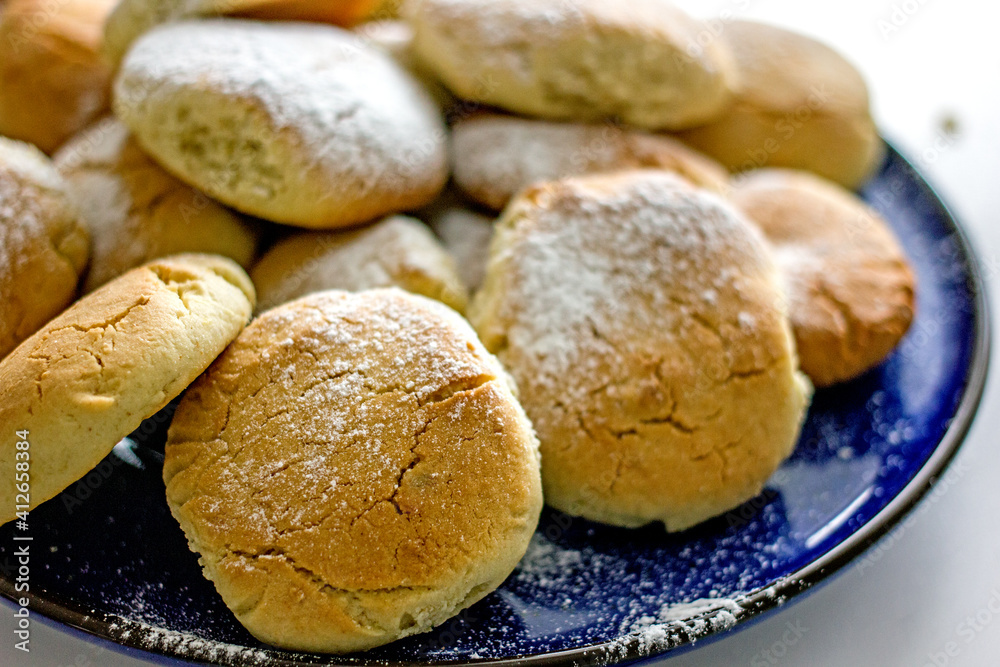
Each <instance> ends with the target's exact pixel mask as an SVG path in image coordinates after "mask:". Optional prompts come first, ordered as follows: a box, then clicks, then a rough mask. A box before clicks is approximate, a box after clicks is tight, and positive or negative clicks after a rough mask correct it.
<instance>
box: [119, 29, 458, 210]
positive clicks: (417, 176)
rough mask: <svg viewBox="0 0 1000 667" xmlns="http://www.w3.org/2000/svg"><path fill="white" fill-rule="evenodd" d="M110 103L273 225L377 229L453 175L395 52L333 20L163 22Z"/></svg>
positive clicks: (148, 144) (217, 195)
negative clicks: (379, 221) (374, 225)
mask: <svg viewBox="0 0 1000 667" xmlns="http://www.w3.org/2000/svg"><path fill="white" fill-rule="evenodd" d="M114 107H115V111H116V112H117V114H118V116H119V117H120V118H121V119H122V120H123V121H124V122H125V124H126V125H128V127H129V128H130V129H131V130H132V131H133V132H134V133H135V136H136V139H137V140H138V142H139V144H140V145H141V146H142V147H143V149H145V150H146V151H147V152H149V153H150V154H151V155H152V156H153V157H154V158H155V159H156V160H157V162H159V163H160V164H162V165H163V166H164V167H166V168H167V170H168V171H170V172H172V173H173V174H175V175H176V176H178V177H179V178H181V180H183V181H185V182H186V183H188V184H189V185H191V186H193V187H195V188H197V189H198V190H201V191H203V192H205V193H207V194H208V195H210V196H211V197H213V198H214V199H217V200H219V201H220V202H222V203H224V204H227V205H229V206H232V207H233V208H235V209H237V210H239V211H242V212H244V213H248V214H250V215H255V216H257V217H260V218H264V219H266V220H271V221H274V222H280V223H285V224H289V225H296V226H300V227H308V228H316V229H333V228H339V227H346V226H351V225H355V224H358V223H362V222H368V221H370V220H374V219H376V218H379V217H382V216H384V215H386V214H389V213H394V212H397V211H403V210H410V209H413V208H418V207H420V206H423V205H424V204H426V203H428V202H430V201H431V200H433V199H434V197H435V196H436V195H437V193H438V192H439V191H440V190H441V188H442V187H443V186H444V183H445V181H446V180H447V176H448V165H447V162H448V158H447V149H446V145H445V144H446V141H445V140H446V134H447V133H446V130H445V128H444V125H443V122H442V120H441V118H440V114H439V112H438V110H437V108H436V107H435V106H434V103H433V102H432V101H431V100H430V99H429V98H428V96H427V94H426V93H425V92H424V91H423V89H422V88H421V87H420V85H419V84H418V83H416V82H415V81H414V80H413V78H412V77H411V76H410V75H409V74H407V73H406V72H405V71H404V70H403V69H402V68H401V67H400V66H399V65H398V64H396V63H395V62H394V61H393V60H392V58H391V57H389V56H388V55H386V54H385V53H383V52H381V51H380V50H379V49H377V48H375V47H372V46H369V45H367V44H365V43H364V42H363V41H362V40H360V39H359V38H358V37H357V36H356V35H353V34H351V33H350V32H347V31H344V30H341V29H339V28H335V27H333V26H325V25H307V24H302V23H257V22H252V21H240V20H234V19H213V20H206V21H198V22H181V23H173V24H169V25H166V26H161V27H159V28H156V29H155V30H153V31H151V32H149V33H147V34H146V35H144V36H143V37H142V38H140V39H139V41H137V42H136V44H135V46H134V47H133V48H132V50H131V51H130V52H129V55H128V57H127V58H126V59H125V61H124V62H123V63H122V66H121V69H120V71H119V75H118V79H117V81H116V84H115V100H114Z"/></svg>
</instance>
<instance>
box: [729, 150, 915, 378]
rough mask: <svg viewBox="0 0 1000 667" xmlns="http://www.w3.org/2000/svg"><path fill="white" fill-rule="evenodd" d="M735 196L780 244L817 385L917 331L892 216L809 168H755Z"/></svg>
mask: <svg viewBox="0 0 1000 667" xmlns="http://www.w3.org/2000/svg"><path fill="white" fill-rule="evenodd" d="M732 197H733V203H734V204H735V205H736V206H738V207H739V208H741V209H742V210H743V211H744V212H745V213H746V214H747V216H748V217H750V219H751V220H753V221H754V222H756V223H757V224H758V225H759V226H760V227H761V229H762V230H763V231H764V234H765V235H766V236H767V237H768V239H769V240H770V241H771V243H772V244H773V246H774V247H775V251H776V252H775V256H776V257H777V261H778V266H779V268H780V270H781V271H782V272H783V274H784V282H785V289H786V291H787V293H788V299H789V311H790V313H791V318H792V326H793V328H794V331H795V338H796V340H797V342H798V351H799V359H800V361H801V364H802V370H803V371H804V372H805V373H806V374H807V375H809V377H810V378H812V381H813V383H814V384H815V385H816V386H820V387H825V386H828V385H832V384H836V383H838V382H843V381H845V380H850V379H852V378H855V377H857V376H858V375H861V374H862V373H864V372H865V371H867V370H870V369H871V368H873V367H874V366H876V365H878V364H879V363H881V362H882V361H883V360H884V359H885V358H886V357H887V356H888V355H889V353H890V352H892V350H893V349H895V347H896V345H898V344H899V342H900V340H902V338H903V336H904V335H905V334H906V332H907V330H908V329H909V328H910V324H911V322H912V321H913V317H914V308H915V302H914V298H915V289H916V285H915V278H914V275H913V271H912V270H911V269H910V266H909V263H908V262H907V259H906V256H905V255H904V254H903V250H902V248H900V245H899V242H898V241H897V240H896V237H895V235H894V234H893V233H892V230H891V229H890V228H889V226H888V224H887V223H886V222H885V220H883V219H882V218H881V216H879V214H878V213H876V212H875V211H874V210H872V209H871V208H869V207H868V206H866V205H865V204H864V202H862V201H861V200H860V199H858V198H857V197H855V196H854V195H853V194H852V193H850V192H848V191H847V190H844V189H843V188H841V187H839V186H837V185H835V184H833V183H830V182H827V181H824V180H823V179H820V178H817V177H815V176H812V175H810V174H808V173H804V172H794V171H784V170H777V169H764V170H760V171H757V172H753V173H751V174H748V175H747V176H746V177H745V178H743V179H740V182H739V187H737V188H735V189H734V190H733V193H732Z"/></svg>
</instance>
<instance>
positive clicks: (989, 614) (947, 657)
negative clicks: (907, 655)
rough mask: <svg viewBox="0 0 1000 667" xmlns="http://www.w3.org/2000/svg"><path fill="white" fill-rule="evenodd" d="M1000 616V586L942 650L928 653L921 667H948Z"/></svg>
mask: <svg viewBox="0 0 1000 667" xmlns="http://www.w3.org/2000/svg"><path fill="white" fill-rule="evenodd" d="M998 616H1000V586H998V587H994V588H993V590H991V591H990V597H989V599H988V600H987V601H986V602H985V603H984V604H983V606H981V607H980V608H979V609H977V610H976V611H975V612H973V613H971V614H969V615H968V616H966V617H965V618H964V619H962V622H960V623H959V624H958V625H957V626H955V630H954V632H953V633H952V634H953V636H954V637H955V639H951V640H949V641H947V642H945V644H944V645H943V646H941V647H940V648H938V649H936V650H934V651H930V652H929V653H927V660H926V661H925V662H924V663H923V665H922V666H921V667H947V666H948V665H951V664H952V663H953V661H954V660H955V658H957V657H958V656H960V655H961V654H962V649H963V648H964V647H966V646H969V645H970V644H972V643H973V642H974V641H976V639H978V638H979V636H980V635H982V634H983V633H984V632H986V629H987V628H989V627H990V626H991V625H993V622H994V621H995V620H996V619H997V617H998Z"/></svg>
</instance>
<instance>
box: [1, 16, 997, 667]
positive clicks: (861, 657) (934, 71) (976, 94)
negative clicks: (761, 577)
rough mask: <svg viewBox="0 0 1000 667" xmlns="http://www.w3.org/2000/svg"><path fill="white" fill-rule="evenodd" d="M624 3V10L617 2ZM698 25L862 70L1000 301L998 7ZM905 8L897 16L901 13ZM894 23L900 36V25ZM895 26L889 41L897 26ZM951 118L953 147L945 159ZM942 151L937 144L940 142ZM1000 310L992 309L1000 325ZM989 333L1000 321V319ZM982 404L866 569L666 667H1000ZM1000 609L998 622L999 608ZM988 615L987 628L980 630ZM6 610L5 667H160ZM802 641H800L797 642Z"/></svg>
mask: <svg viewBox="0 0 1000 667" xmlns="http://www.w3.org/2000/svg"><path fill="white" fill-rule="evenodd" d="M611 1H617V2H627V0H611ZM679 4H681V5H684V6H686V7H688V8H689V9H690V10H691V11H692V12H694V13H697V14H701V15H706V16H708V15H719V14H720V13H722V12H723V11H728V12H731V13H732V14H733V15H735V16H745V17H753V18H760V19H765V20H769V21H772V22H775V23H779V24H782V25H786V26H789V27H793V28H796V29H798V30H801V31H804V32H806V33H809V34H812V35H815V36H818V37H820V38H822V39H824V40H825V41H827V42H828V43H830V44H832V45H834V46H836V47H838V48H839V49H841V50H842V51H843V52H845V53H846V54H847V55H848V56H849V57H850V58H851V59H852V60H853V61H854V62H855V63H856V64H857V65H858V66H859V67H860V68H861V70H862V71H863V72H864V73H865V75H866V76H867V78H868V80H869V82H870V84H871V87H872V90H873V92H874V97H875V99H874V104H875V109H876V113H877V116H878V119H879V122H880V124H881V126H882V128H883V131H884V132H885V134H886V135H887V136H889V137H890V138H892V139H893V140H894V141H895V142H896V143H897V144H898V145H899V146H900V147H902V149H903V150H904V152H906V153H907V154H909V155H910V156H911V157H913V158H914V159H916V160H917V162H918V164H919V166H920V168H921V169H922V170H923V171H924V173H925V174H926V175H927V176H928V177H929V179H930V181H931V182H932V184H934V185H936V186H937V187H938V188H939V190H940V191H941V192H942V194H943V195H944V197H945V199H946V201H947V202H948V203H949V204H950V205H951V207H952V209H953V210H954V211H955V213H956V214H957V215H958V217H959V219H960V220H962V221H963V222H964V223H965V225H966V226H967V229H968V230H969V231H970V233H971V235H972V237H973V239H974V241H975V242H976V245H977V248H978V251H979V255H980V259H981V260H982V263H983V265H984V271H985V274H986V275H987V279H988V281H989V283H990V286H991V291H992V293H993V294H994V295H996V294H998V293H1000V291H998V290H997V287H998V286H1000V263H998V253H1000V35H998V34H997V30H996V25H997V24H998V22H1000V8H998V6H997V5H996V4H994V3H992V2H986V1H983V0H979V1H977V0H950V1H949V2H945V1H944V0H937V1H934V0H840V1H839V2H822V3H820V2H815V1H814V0H710V1H707V2H706V1H704V0H702V1H700V2H699V1H696V0H684V1H682V2H680V3H679ZM894 7H898V8H899V10H898V11H897V12H896V14H895V17H894V15H893V8H894ZM894 19H895V21H896V23H898V24H900V25H898V29H895V28H897V26H896V25H894V24H893V23H892V22H893V20H894ZM890 26H891V28H892V29H890ZM946 119H954V121H956V122H957V137H956V138H955V140H954V141H953V142H951V143H950V145H949V146H948V147H946V148H945V149H944V150H938V149H936V148H935V144H936V141H937V138H938V136H939V135H940V133H941V132H942V129H941V128H942V125H943V123H944V121H945V120H946ZM938 145H941V144H940V142H938ZM996 312H997V310H996V309H995V310H994V314H995V313H996ZM993 321H994V323H996V322H997V317H996V316H994V318H993ZM998 374H1000V362H998V363H995V364H994V371H993V373H991V380H990V383H989V386H988V387H987V393H986V397H985V399H984V402H983V407H982V409H981V410H980V414H979V417H978V419H977V421H976V424H975V426H974V427H973V429H972V433H971V435H970V437H969V439H968V441H967V442H966V444H965V446H964V447H963V450H962V452H961V453H960V455H959V456H958V458H957V460H956V462H955V463H954V464H953V466H952V471H953V472H952V475H951V476H950V478H951V482H950V483H946V484H945V485H944V486H942V489H941V491H940V492H939V493H938V494H937V495H936V496H933V497H932V499H930V500H925V501H924V503H923V504H922V505H921V506H920V507H918V509H917V512H916V515H915V516H916V518H915V521H913V522H911V524H910V526H909V527H908V528H906V529H903V530H897V532H896V533H895V534H894V535H893V537H892V538H891V541H890V542H886V543H885V544H887V545H888V547H887V548H883V549H880V550H879V551H878V552H876V553H877V559H874V560H869V561H867V564H866V565H865V566H864V567H860V566H858V565H855V566H853V567H849V568H848V569H847V570H846V571H845V572H844V573H843V574H842V575H841V576H839V577H838V578H836V579H834V580H833V581H832V582H831V583H829V584H827V585H826V586H824V587H822V588H820V589H819V590H818V591H816V592H814V593H813V594H812V595H811V596H809V597H808V598H806V599H804V600H802V601H800V602H797V603H795V604H793V605H790V606H789V607H788V608H786V609H784V610H782V611H781V612H780V613H777V614H774V615H773V616H771V617H770V618H768V619H767V620H765V621H763V622H761V623H759V624H756V625H754V626H752V627H750V628H748V629H747V630H744V631H742V632H739V633H736V634H733V635H732V636H729V637H727V638H725V639H723V640H721V641H719V642H716V643H713V644H710V645H706V646H703V647H701V648H699V649H698V650H696V651H694V652H692V653H689V654H686V655H683V656H678V657H676V658H673V659H670V660H668V661H666V664H667V665H669V667H704V666H708V665H750V666H751V667H757V666H763V665H809V666H813V665H818V666H830V667H839V666H845V667H847V666H852V667H853V666H854V665H879V666H885V667H894V666H897V665H899V666H912V667H924V666H925V665H930V666H933V667H943V666H944V665H948V666H960V667H993V666H996V665H1000V613H995V612H996V611H1000V446H998V445H1000V443H998V435H997V434H998V433H1000V409H998V408H1000V395H998V391H1000V386H998V384H997V375H998ZM990 607H992V609H993V611H991V610H990ZM977 615H978V616H979V618H980V619H981V620H980V621H977V620H975V617H976V616H977ZM13 625H14V624H13V619H12V617H11V614H10V612H9V607H5V608H3V609H2V611H0V665H22V664H30V665H46V666H48V665H53V666H63V665H66V666H70V665H72V666H74V667H89V666H91V665H95V666H96V665H100V666H107V667H120V666H126V665H143V664H150V663H149V662H148V661H147V660H144V659H143V658H142V657H141V656H140V655H138V654H136V655H135V656H134V657H132V656H125V655H121V654H118V653H112V652H110V651H108V650H107V649H105V648H103V647H101V646H95V645H93V644H91V643H88V642H85V641H83V640H81V639H80V638H79V637H78V636H75V635H71V634H68V633H65V632H63V631H61V630H58V629H54V628H51V627H46V626H45V625H43V624H41V623H37V622H36V623H35V624H34V625H33V628H32V629H33V635H32V642H31V646H32V652H31V654H30V657H29V656H25V655H24V654H23V653H21V652H19V651H15V650H14V649H13V643H14V640H13V639H12V637H13ZM792 629H795V631H794V632H793V631H791V630H792Z"/></svg>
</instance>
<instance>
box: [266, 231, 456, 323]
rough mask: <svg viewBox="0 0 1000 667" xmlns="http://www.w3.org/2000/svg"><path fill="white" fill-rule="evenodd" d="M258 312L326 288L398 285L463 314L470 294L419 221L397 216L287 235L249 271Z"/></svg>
mask: <svg viewBox="0 0 1000 667" xmlns="http://www.w3.org/2000/svg"><path fill="white" fill-rule="evenodd" d="M251 277H252V278H253V282H254V285H256V287H257V295H258V304H259V307H258V310H261V311H263V310H269V309H271V308H273V307H275V306H279V305H281V304H283V303H287V302H288V301H292V300H293V299H297V298H299V297H300V296H305V295H306V294H311V293H313V292H321V291H323V290H329V289H339V290H346V291H349V292H360V291H362V290H366V289H375V288H378V287H400V288H402V289H404V290H406V291H408V292H413V293H414V294H420V295H422V296H426V297H429V298H431V299H436V300H437V301H440V302H442V303H445V304H447V305H449V306H451V307H452V308H454V309H455V310H457V311H458V312H460V313H461V312H465V307H466V305H467V303H468V299H469V295H468V291H467V290H466V287H465V285H463V284H462V280H461V278H459V277H458V271H457V268H456V266H455V261H454V260H453V259H452V258H451V256H449V255H448V252H447V251H446V250H445V249H444V248H443V247H441V244H440V243H439V242H438V241H437V239H435V238H434V235H433V234H432V233H431V231H430V229H428V228H427V226H426V225H424V224H423V223H422V222H420V221H419V220H414V219H413V218H408V217H406V216H402V215H396V216H392V217H390V218H386V219H385V220H382V221H380V222H378V223H376V224H374V225H372V226H371V227H366V228H364V229H359V230H356V231H351V232H332V233H305V234H296V235H295V236H290V237H288V238H286V239H284V240H282V241H279V242H278V243H277V244H276V245H275V246H274V247H273V248H271V249H270V250H269V251H268V252H267V253H266V254H265V255H264V256H263V257H261V258H260V261H259V262H257V264H256V265H255V266H254V268H253V271H252V272H251Z"/></svg>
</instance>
